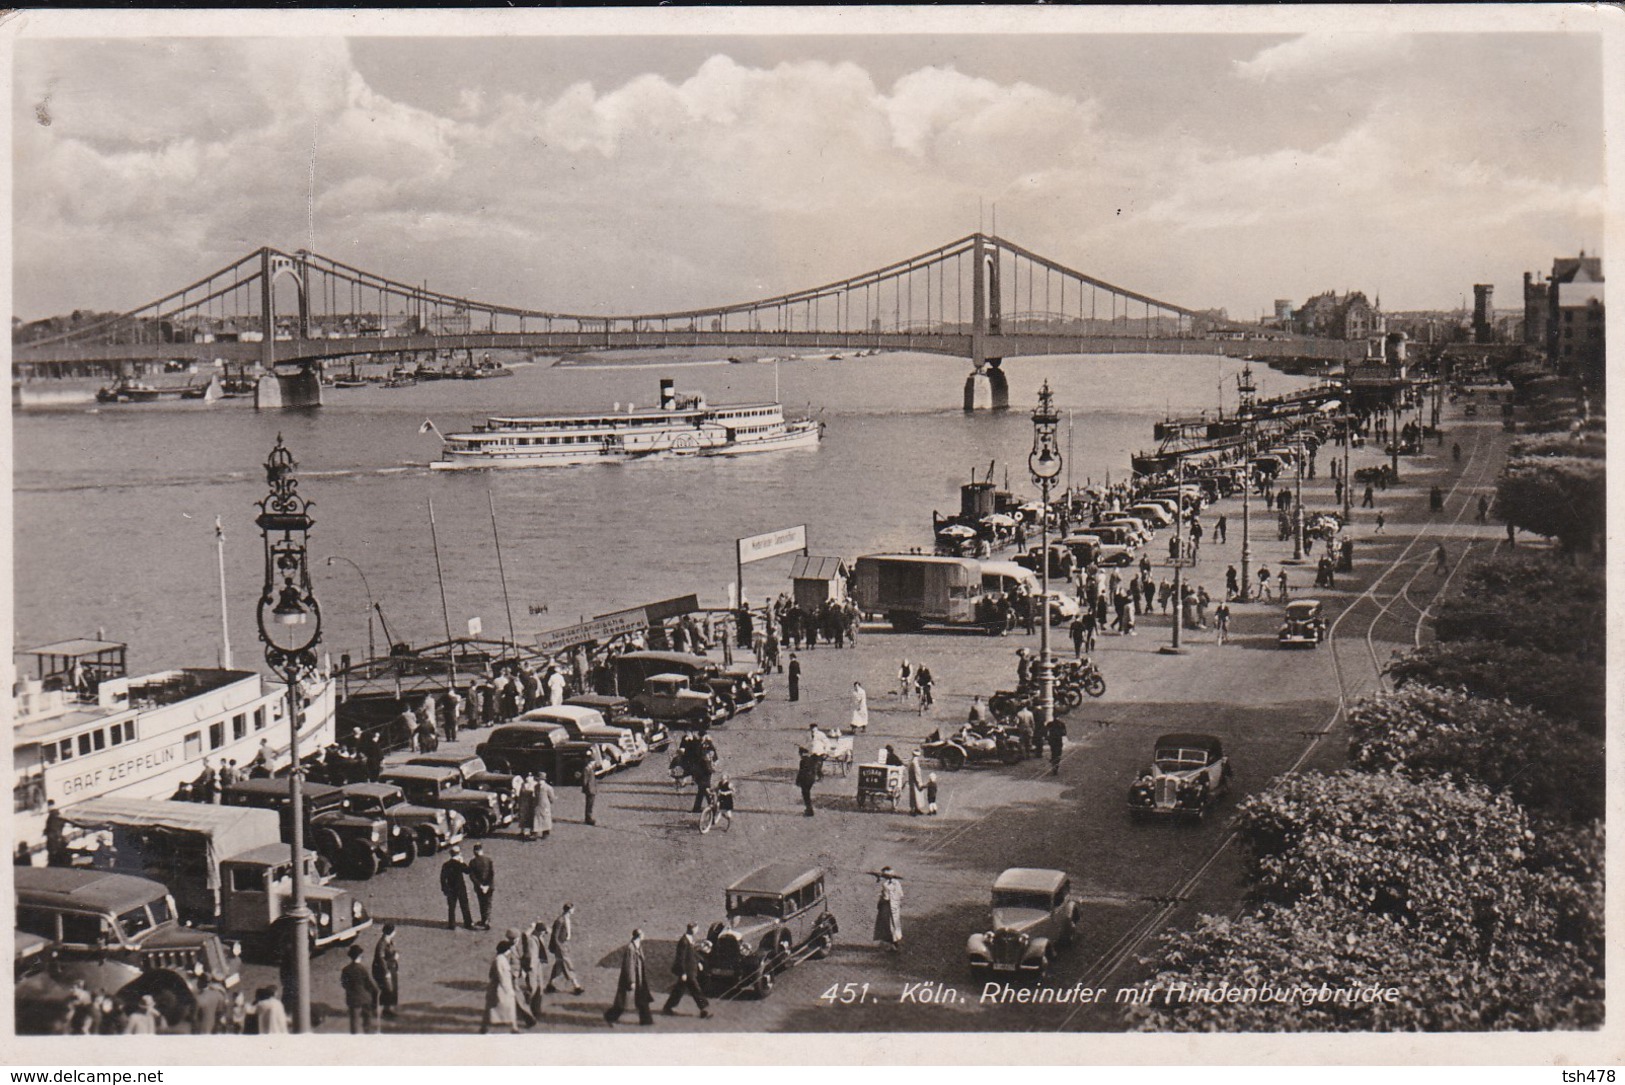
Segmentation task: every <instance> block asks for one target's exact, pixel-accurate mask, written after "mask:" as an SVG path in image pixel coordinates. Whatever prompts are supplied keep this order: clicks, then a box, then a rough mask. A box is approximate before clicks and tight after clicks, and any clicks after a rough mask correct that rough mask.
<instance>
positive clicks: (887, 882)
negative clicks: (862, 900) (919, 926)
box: [875, 866, 903, 953]
mask: <svg viewBox="0 0 1625 1085" xmlns="http://www.w3.org/2000/svg"><path fill="white" fill-rule="evenodd" d="M875 880H876V881H878V882H879V883H880V895H879V897H878V898H877V899H876V901H875V941H876V942H878V943H879V944H881V945H884V946H887V947H889V948H890V950H891V952H893V953H898V952H900V951H901V950H902V948H903V879H902V878H900V877H898V876H897V875H896V874H894V873H893V872H892V868H891V867H889V866H888V867H881V868H880V872H879V873H877V874H875Z"/></svg>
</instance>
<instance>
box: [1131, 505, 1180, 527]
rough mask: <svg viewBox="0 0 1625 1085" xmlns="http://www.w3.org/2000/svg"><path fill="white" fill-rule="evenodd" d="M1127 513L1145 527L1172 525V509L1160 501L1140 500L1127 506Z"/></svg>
mask: <svg viewBox="0 0 1625 1085" xmlns="http://www.w3.org/2000/svg"><path fill="white" fill-rule="evenodd" d="M1128 511H1129V514H1130V515H1131V516H1133V517H1134V518H1135V519H1137V520H1140V521H1142V522H1144V523H1145V525H1146V526H1147V527H1151V528H1161V527H1172V526H1173V525H1174V514H1173V511H1172V510H1171V509H1169V508H1167V507H1166V506H1164V505H1163V504H1162V502H1160V501H1141V502H1139V503H1137V504H1134V505H1130V506H1129V507H1128Z"/></svg>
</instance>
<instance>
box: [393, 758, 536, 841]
mask: <svg viewBox="0 0 1625 1085" xmlns="http://www.w3.org/2000/svg"><path fill="white" fill-rule="evenodd" d="M406 763H407V764H408V765H428V766H430V767H431V768H439V769H456V770H457V776H458V778H459V779H460V780H461V781H462V784H463V786H464V787H471V788H473V789H474V790H475V791H489V792H490V793H491V794H493V795H495V796H496V797H497V802H498V803H500V804H501V806H502V822H501V823H502V824H504V825H505V824H507V823H508V822H510V821H512V820H513V818H514V808H513V806H514V798H513V773H511V772H503V771H499V770H497V769H493V768H491V767H490V766H488V765H486V763H485V760H484V759H483V758H482V757H480V756H479V754H477V753H473V754H467V753H425V754H418V755H417V756H416V757H408V758H407V759H406Z"/></svg>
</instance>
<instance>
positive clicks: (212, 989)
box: [85, 979, 235, 1036]
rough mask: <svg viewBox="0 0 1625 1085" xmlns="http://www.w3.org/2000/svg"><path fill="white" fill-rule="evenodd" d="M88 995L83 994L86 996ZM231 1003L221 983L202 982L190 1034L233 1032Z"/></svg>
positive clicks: (214, 981)
mask: <svg viewBox="0 0 1625 1085" xmlns="http://www.w3.org/2000/svg"><path fill="white" fill-rule="evenodd" d="M89 993H90V992H89V991H86V992H85V994H86V995H87V996H88V995H89ZM233 1002H234V999H233V998H232V996H231V995H229V994H227V993H226V988H225V985H224V984H223V983H221V982H220V981H219V980H216V979H207V980H204V981H203V983H202V986H201V987H200V988H199V990H198V993H197V996H196V998H195V1000H194V1002H193V1005H192V1034H193V1035H195V1036H213V1035H215V1034H216V1033H222V1032H232V1031H235V1030H234V1029H233V1028H232V1005H233Z"/></svg>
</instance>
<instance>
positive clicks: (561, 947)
mask: <svg viewBox="0 0 1625 1085" xmlns="http://www.w3.org/2000/svg"><path fill="white" fill-rule="evenodd" d="M575 907H576V906H575V905H574V904H570V903H568V902H566V903H565V905H564V910H563V911H561V912H560V913H559V917H558V918H557V919H555V920H553V929H552V931H551V932H550V933H549V935H548V939H547V951H548V952H549V953H551V954H552V955H553V968H552V970H551V971H550V972H549V973H548V977H547V987H546V988H545V990H546V992H547V993H548V994H552V993H553V991H554V987H553V981H554V980H556V979H558V978H559V977H560V976H563V977H564V979H565V980H566V981H567V982H568V983H569V984H570V987H571V991H570V993H571V994H574V995H579V994H580V993H581V990H582V987H581V983H580V981H579V980H577V979H576V974H575V969H573V968H571V967H570V940H571V939H572V938H573V937H575V930H574V923H573V922H572V921H571V916H572V915H573V913H574V912H575Z"/></svg>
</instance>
